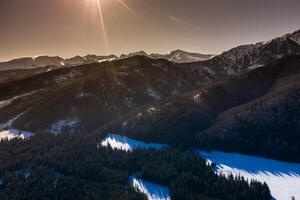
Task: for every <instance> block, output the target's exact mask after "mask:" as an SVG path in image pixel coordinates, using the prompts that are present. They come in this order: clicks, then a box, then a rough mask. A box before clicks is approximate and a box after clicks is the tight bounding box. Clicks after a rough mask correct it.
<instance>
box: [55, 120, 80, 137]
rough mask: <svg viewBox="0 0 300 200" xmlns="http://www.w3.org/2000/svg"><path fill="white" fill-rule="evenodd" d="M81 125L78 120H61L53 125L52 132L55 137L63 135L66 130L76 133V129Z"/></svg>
mask: <svg viewBox="0 0 300 200" xmlns="http://www.w3.org/2000/svg"><path fill="white" fill-rule="evenodd" d="M78 124H79V120H77V119H66V120H59V121H57V122H55V123H54V124H52V125H51V127H50V132H52V133H54V134H55V135H58V134H61V133H62V132H63V131H64V130H65V129H68V130H69V131H70V132H71V133H73V132H75V129H76V127H77V126H78Z"/></svg>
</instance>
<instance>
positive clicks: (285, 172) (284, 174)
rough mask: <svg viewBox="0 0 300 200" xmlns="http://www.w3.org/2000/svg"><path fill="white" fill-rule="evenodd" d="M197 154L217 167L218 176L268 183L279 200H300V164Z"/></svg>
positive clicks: (215, 154)
mask: <svg viewBox="0 0 300 200" xmlns="http://www.w3.org/2000/svg"><path fill="white" fill-rule="evenodd" d="M197 152H198V153H199V155H201V156H202V157H204V158H205V159H207V161H208V163H209V164H211V163H215V164H216V165H217V173H218V174H224V175H226V176H227V175H230V174H232V175H234V176H237V175H241V176H243V177H244V178H245V179H248V180H251V179H255V180H257V181H260V182H262V183H263V182H266V183H267V184H268V186H269V188H270V190H271V193H272V196H273V197H274V198H275V199H277V200H290V199H292V197H294V198H295V200H299V199H300V164H295V163H288V162H281V161H276V160H271V159H267V158H261V157H255V156H248V155H242V154H237V153H223V152H218V151H213V152H205V151H197Z"/></svg>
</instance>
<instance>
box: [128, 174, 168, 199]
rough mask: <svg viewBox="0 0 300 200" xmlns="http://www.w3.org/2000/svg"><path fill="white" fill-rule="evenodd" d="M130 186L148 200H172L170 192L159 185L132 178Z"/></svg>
mask: <svg viewBox="0 0 300 200" xmlns="http://www.w3.org/2000/svg"><path fill="white" fill-rule="evenodd" d="M130 184H131V185H132V186H133V187H134V188H135V190H136V191H138V192H140V193H142V194H145V195H146V197H147V199H148V200H170V199H171V198H170V192H169V189H168V188H167V187H164V186H161V185H157V184H154V183H150V182H147V181H144V180H142V179H138V178H136V177H130Z"/></svg>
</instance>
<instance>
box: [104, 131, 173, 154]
mask: <svg viewBox="0 0 300 200" xmlns="http://www.w3.org/2000/svg"><path fill="white" fill-rule="evenodd" d="M101 146H103V147H108V146H111V147H112V148H113V149H117V150H122V151H132V150H134V149H139V148H141V149H149V148H154V149H161V148H165V147H168V145H164V144H156V143H145V142H141V141H138V140H134V139H130V138H127V137H125V136H121V135H116V134H109V135H108V136H107V137H106V138H104V139H103V140H102V141H101Z"/></svg>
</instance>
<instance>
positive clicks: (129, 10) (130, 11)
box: [117, 0, 138, 17]
mask: <svg viewBox="0 0 300 200" xmlns="http://www.w3.org/2000/svg"><path fill="white" fill-rule="evenodd" d="M117 1H118V2H119V3H120V4H121V5H122V6H123V7H124V8H125V9H126V10H127V11H128V12H129V13H131V14H132V15H134V16H136V17H137V16H138V15H137V13H136V12H135V11H134V10H132V9H131V8H130V7H129V6H128V5H127V4H126V3H125V2H124V1H123V0H117Z"/></svg>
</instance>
